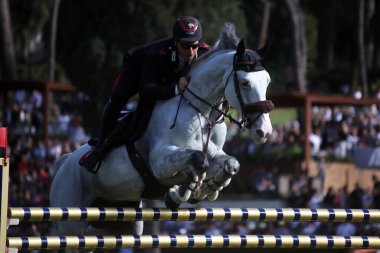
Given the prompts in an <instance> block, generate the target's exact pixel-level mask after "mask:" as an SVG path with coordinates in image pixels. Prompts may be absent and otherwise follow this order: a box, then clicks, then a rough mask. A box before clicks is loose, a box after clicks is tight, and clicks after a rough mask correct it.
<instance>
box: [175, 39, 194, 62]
mask: <svg viewBox="0 0 380 253" xmlns="http://www.w3.org/2000/svg"><path fill="white" fill-rule="evenodd" d="M176 46H177V49H178V54H179V56H180V57H181V58H182V59H183V60H185V61H186V62H190V61H192V60H193V59H194V57H195V56H196V55H197V52H198V47H199V41H194V42H184V41H178V40H177V41H176Z"/></svg>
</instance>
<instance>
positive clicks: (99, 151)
mask: <svg viewBox="0 0 380 253" xmlns="http://www.w3.org/2000/svg"><path fill="white" fill-rule="evenodd" d="M124 103H125V102H124V101H122V100H121V99H112V100H111V99H109V100H108V102H107V104H106V105H105V107H104V109H103V114H102V121H101V131H100V137H99V140H98V141H97V143H96V145H95V146H94V147H93V148H92V149H91V151H90V152H88V153H87V154H86V155H84V156H83V157H82V158H81V159H80V161H79V164H80V165H82V166H83V167H85V168H86V169H87V170H88V171H90V172H93V173H96V171H97V168H96V165H97V163H98V162H99V161H101V160H103V159H104V157H105V156H106V155H107V153H108V152H109V151H110V149H111V148H112V147H113V146H114V142H115V140H116V139H117V138H115V136H117V135H118V134H119V133H120V132H121V129H120V128H121V126H118V127H116V126H117V125H118V124H117V118H118V116H119V114H120V111H121V108H122V107H123V105H124Z"/></svg>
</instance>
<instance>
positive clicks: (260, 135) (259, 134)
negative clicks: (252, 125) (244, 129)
mask: <svg viewBox="0 0 380 253" xmlns="http://www.w3.org/2000/svg"><path fill="white" fill-rule="evenodd" d="M256 134H257V136H259V137H260V138H263V137H264V131H263V130H261V129H257V130H256Z"/></svg>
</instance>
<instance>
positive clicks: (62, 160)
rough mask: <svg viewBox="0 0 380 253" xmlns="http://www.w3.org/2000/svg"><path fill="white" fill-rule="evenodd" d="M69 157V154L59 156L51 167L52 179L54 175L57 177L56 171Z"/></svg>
mask: <svg viewBox="0 0 380 253" xmlns="http://www.w3.org/2000/svg"><path fill="white" fill-rule="evenodd" d="M70 155H71V153H67V154H64V155H63V156H61V157H60V158H59V159H58V160H57V161H56V162H55V163H54V165H53V167H52V170H53V176H52V179H54V177H55V175H57V173H58V170H59V168H61V167H62V164H64V162H65V161H66V159H67V158H69V156H70Z"/></svg>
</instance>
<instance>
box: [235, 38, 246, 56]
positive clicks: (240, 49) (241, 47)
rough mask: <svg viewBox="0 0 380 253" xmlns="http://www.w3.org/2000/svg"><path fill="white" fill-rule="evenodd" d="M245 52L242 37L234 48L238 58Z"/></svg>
mask: <svg viewBox="0 0 380 253" xmlns="http://www.w3.org/2000/svg"><path fill="white" fill-rule="evenodd" d="M244 54H245V42H244V39H242V40H240V42H239V44H238V46H237V49H236V55H237V57H238V58H242V57H243V56H244Z"/></svg>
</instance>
